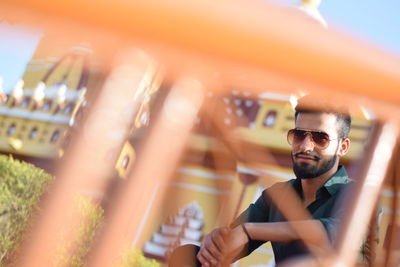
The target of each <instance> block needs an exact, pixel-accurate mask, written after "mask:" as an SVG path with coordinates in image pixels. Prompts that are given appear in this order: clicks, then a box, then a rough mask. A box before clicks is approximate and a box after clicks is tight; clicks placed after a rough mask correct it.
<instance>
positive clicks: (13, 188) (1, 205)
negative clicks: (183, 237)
mask: <svg viewBox="0 0 400 267" xmlns="http://www.w3.org/2000/svg"><path fill="white" fill-rule="evenodd" d="M52 180H53V177H52V176H51V175H49V174H47V173H45V172H44V171H43V170H41V169H39V168H36V167H35V166H33V165H31V164H28V163H25V162H21V161H18V160H15V159H13V158H12V157H11V156H4V155H0V266H5V265H6V264H7V263H10V262H11V261H12V259H13V257H15V255H16V253H17V250H18V244H19V243H20V242H19V241H21V238H22V235H23V232H24V229H26V227H27V225H28V223H29V221H30V219H31V218H32V216H33V214H34V212H35V211H37V210H38V202H39V199H40V197H41V196H42V194H43V193H44V191H45V189H46V188H47V186H48V185H49V183H50V182H51V181H52ZM76 207H77V212H78V214H79V218H80V221H79V222H78V224H79V225H78V227H77V228H76V229H77V231H76V233H75V235H74V237H73V240H72V241H71V242H70V243H65V242H62V240H63V236H62V235H63V233H60V244H59V248H58V253H57V259H56V262H55V264H54V266H73V267H81V266H84V264H85V260H86V256H87V254H88V252H89V251H90V249H91V247H92V244H93V242H94V240H95V236H96V233H97V232H98V230H99V229H100V228H101V226H102V224H103V217H104V215H103V213H104V211H103V209H102V208H101V207H100V206H99V205H97V204H94V203H93V202H92V201H91V200H90V199H88V198H85V197H81V196H78V197H77V199H76ZM68 240H71V239H70V238H69V239H68ZM122 258H123V259H122V264H121V267H136V266H138V267H159V266H160V264H159V263H158V262H157V261H155V260H150V259H147V258H145V257H144V256H143V254H142V253H141V252H140V250H138V249H136V248H130V249H129V250H127V251H126V253H124V255H123V257H122Z"/></svg>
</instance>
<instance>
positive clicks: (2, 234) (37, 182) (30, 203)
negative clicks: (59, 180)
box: [0, 155, 53, 266]
mask: <svg viewBox="0 0 400 267" xmlns="http://www.w3.org/2000/svg"><path fill="white" fill-rule="evenodd" d="M52 179H53V177H52V176H51V175H49V174H47V173H45V172H44V171H43V170H41V169H39V168H36V167H34V166H33V165H31V164H28V163H24V162H21V161H18V160H15V159H13V158H12V157H11V156H4V155H0V265H1V266H3V265H5V264H6V263H7V262H9V261H10V260H11V256H12V255H13V254H14V253H16V251H17V249H18V244H19V241H20V240H21V237H22V233H23V230H24V229H25V227H26V226H27V224H28V222H29V219H30V218H31V216H32V215H33V211H34V210H36V209H37V204H38V200H39V199H40V197H41V195H42V194H43V191H44V190H45V189H46V187H47V186H48V184H49V182H50V181H51V180H52Z"/></svg>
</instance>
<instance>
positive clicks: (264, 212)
mask: <svg viewBox="0 0 400 267" xmlns="http://www.w3.org/2000/svg"><path fill="white" fill-rule="evenodd" d="M266 191H267V189H266V190H264V191H263V193H262V194H261V196H260V197H259V198H258V199H257V200H256V202H254V203H253V204H250V205H249V207H248V208H247V209H246V210H245V211H244V212H242V213H241V214H240V215H239V217H237V218H236V219H235V220H234V221H233V222H232V223H231V225H230V228H234V227H236V226H238V225H240V224H241V223H245V222H268V221H269V217H268V214H269V210H270V208H271V207H270V201H268V194H267V192H266ZM265 242H266V241H258V240H250V242H249V244H248V251H247V255H248V254H250V253H251V252H253V251H254V250H255V249H257V248H258V247H259V246H261V245H262V244H264V243H265Z"/></svg>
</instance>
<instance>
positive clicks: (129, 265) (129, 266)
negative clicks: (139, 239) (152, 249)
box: [120, 247, 161, 267]
mask: <svg viewBox="0 0 400 267" xmlns="http://www.w3.org/2000/svg"><path fill="white" fill-rule="evenodd" d="M136 266H138V267H160V266H161V265H160V264H159V263H158V262H157V261H156V260H152V259H148V258H146V257H144V256H143V254H142V252H141V251H140V250H138V249H136V248H133V247H132V248H130V249H129V250H128V251H127V252H126V253H125V254H124V255H123V259H122V263H121V265H120V267H136Z"/></svg>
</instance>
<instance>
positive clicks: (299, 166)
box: [292, 152, 338, 179]
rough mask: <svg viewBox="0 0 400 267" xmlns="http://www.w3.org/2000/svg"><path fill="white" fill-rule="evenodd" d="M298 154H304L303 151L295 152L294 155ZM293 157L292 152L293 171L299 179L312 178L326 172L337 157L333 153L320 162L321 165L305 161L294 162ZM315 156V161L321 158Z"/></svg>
mask: <svg viewBox="0 0 400 267" xmlns="http://www.w3.org/2000/svg"><path fill="white" fill-rule="evenodd" d="M298 154H304V155H306V154H305V153H302V152H300V153H297V154H296V155H298ZM294 157H295V155H293V154H292V163H293V172H294V174H295V175H296V177H297V178H300V179H312V178H315V177H318V176H320V175H322V174H324V173H326V172H327V171H329V170H330V169H332V167H333V166H334V165H335V163H336V160H337V158H338V156H337V155H336V154H335V155H333V156H332V157H331V158H329V159H328V160H325V161H324V162H322V165H321V166H313V165H309V164H307V163H296V162H295V161H294ZM315 158H316V160H317V161H320V160H321V159H320V158H319V157H315Z"/></svg>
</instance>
